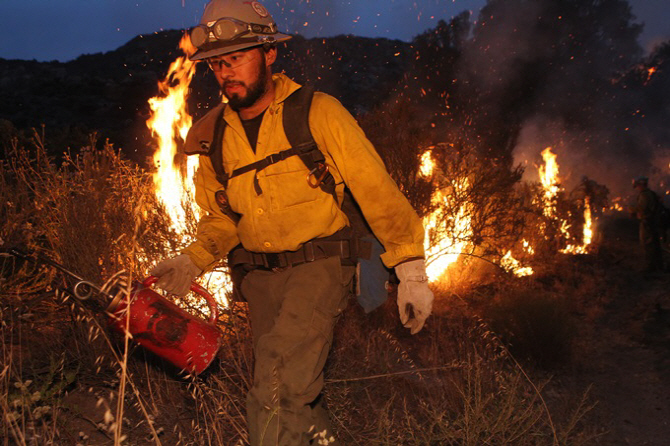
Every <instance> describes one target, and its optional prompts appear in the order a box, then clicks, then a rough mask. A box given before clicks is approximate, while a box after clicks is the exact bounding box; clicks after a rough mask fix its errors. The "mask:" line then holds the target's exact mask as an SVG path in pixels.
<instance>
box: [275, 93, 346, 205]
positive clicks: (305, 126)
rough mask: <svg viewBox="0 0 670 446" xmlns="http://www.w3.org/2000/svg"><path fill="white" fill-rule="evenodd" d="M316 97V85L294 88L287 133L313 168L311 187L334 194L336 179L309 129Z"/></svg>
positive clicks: (287, 103) (286, 112)
mask: <svg viewBox="0 0 670 446" xmlns="http://www.w3.org/2000/svg"><path fill="white" fill-rule="evenodd" d="M313 98H314V88H313V87H311V86H303V87H300V88H299V89H297V90H296V91H294V92H293V93H292V94H291V95H290V96H289V97H288V98H286V99H285V100H284V118H283V125H284V133H285V134H286V138H287V139H288V142H289V144H291V147H292V148H294V149H295V150H296V151H297V153H296V154H297V155H298V156H299V157H300V159H301V160H302V162H303V163H304V164H305V166H307V168H308V169H309V171H310V177H312V176H313V177H314V178H317V179H318V180H317V181H316V182H312V181H310V186H312V187H320V188H321V190H323V191H324V192H326V193H329V194H331V195H332V196H333V197H335V199H336V200H337V197H336V195H335V179H334V178H333V175H331V173H330V172H328V166H327V165H326V157H325V156H324V155H323V152H321V150H319V147H318V146H317V145H316V141H314V137H313V136H312V132H311V131H310V129H309V110H310V107H311V106H312V99H313Z"/></svg>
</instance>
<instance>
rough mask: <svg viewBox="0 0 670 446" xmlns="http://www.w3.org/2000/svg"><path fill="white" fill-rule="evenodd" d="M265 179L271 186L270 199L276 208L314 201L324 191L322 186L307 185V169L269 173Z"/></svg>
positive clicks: (273, 207)
mask: <svg viewBox="0 0 670 446" xmlns="http://www.w3.org/2000/svg"><path fill="white" fill-rule="evenodd" d="M264 180H265V182H267V185H268V187H269V190H270V200H271V203H272V209H274V210H281V209H287V208H290V207H293V206H298V205H301V204H306V203H312V202H314V201H316V200H318V199H319V198H321V197H322V194H323V193H324V192H322V191H321V189H320V188H316V189H313V188H311V187H309V186H308V185H307V171H306V170H305V169H301V170H295V171H292V172H285V173H282V174H278V175H267V176H266V177H265V178H264Z"/></svg>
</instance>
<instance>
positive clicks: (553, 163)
mask: <svg viewBox="0 0 670 446" xmlns="http://www.w3.org/2000/svg"><path fill="white" fill-rule="evenodd" d="M542 159H543V160H544V165H540V166H539V167H538V172H539V174H540V182H541V183H542V187H543V188H544V197H543V212H544V215H545V216H546V217H548V218H550V219H552V220H554V221H556V222H557V223H558V224H559V227H558V228H559V231H560V233H561V235H562V236H563V238H565V239H566V240H570V239H571V235H570V222H568V220H565V219H562V220H560V221H559V219H560V217H559V216H558V210H557V207H556V204H557V199H558V194H559V192H561V190H562V188H561V186H560V181H559V175H558V173H559V169H558V161H557V156H556V154H555V153H553V152H552V151H551V147H547V148H546V149H544V150H543V151H542ZM592 240H593V221H592V218H591V203H590V202H589V199H588V197H586V198H585V199H584V229H583V234H582V244H581V245H573V244H568V245H567V246H566V247H565V248H564V249H561V250H560V252H561V253H564V254H586V252H587V251H588V247H589V245H590V244H591V242H592Z"/></svg>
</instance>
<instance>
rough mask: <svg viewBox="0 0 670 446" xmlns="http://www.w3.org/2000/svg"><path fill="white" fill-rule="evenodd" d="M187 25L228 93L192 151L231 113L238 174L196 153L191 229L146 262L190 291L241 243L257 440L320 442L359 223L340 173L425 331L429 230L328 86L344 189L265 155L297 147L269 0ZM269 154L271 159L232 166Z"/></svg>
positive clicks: (167, 284)
mask: <svg viewBox="0 0 670 446" xmlns="http://www.w3.org/2000/svg"><path fill="white" fill-rule="evenodd" d="M190 35H191V40H192V43H193V44H194V45H195V46H196V47H197V51H196V52H195V53H194V54H193V55H192V56H191V59H192V60H199V61H205V62H206V63H207V64H208V65H209V68H210V69H211V70H212V72H213V74H214V76H215V77H216V80H217V81H218V83H219V85H220V87H221V92H222V94H223V96H224V97H225V99H227V104H226V105H225V106H224V105H221V106H218V107H216V108H215V109H213V110H211V111H210V112H209V113H208V114H207V115H205V116H204V117H203V118H202V119H201V120H200V121H198V122H197V123H196V124H194V126H193V127H192V128H191V130H190V131H189V134H188V137H187V140H186V143H185V150H186V151H187V153H188V152H189V151H191V152H197V151H198V150H202V151H203V152H202V153H203V155H205V154H207V153H211V152H210V149H211V148H212V147H213V145H215V144H216V143H217V141H215V135H214V133H216V131H214V132H212V128H215V127H216V125H217V120H218V119H223V120H224V121H225V124H226V126H225V130H224V131H223V134H222V136H221V138H222V143H221V155H222V156H221V157H220V162H221V163H222V164H223V167H224V170H225V173H226V174H227V175H229V176H230V180H229V181H224V183H226V184H225V187H223V188H222V183H221V181H217V173H216V172H217V168H216V167H217V166H215V165H214V164H213V163H215V162H217V161H214V159H215V157H214V156H213V155H212V156H202V155H201V156H200V160H199V170H198V173H197V175H196V179H195V188H196V192H195V195H196V201H197V203H198V204H199V206H200V207H201V208H202V210H204V211H205V216H204V217H202V218H201V219H200V221H199V223H198V230H197V239H196V241H195V242H193V243H192V244H191V245H190V246H188V247H187V248H186V249H184V250H183V252H182V253H181V254H180V255H177V256H176V257H173V258H170V259H167V260H164V261H162V262H161V263H159V264H158V265H157V266H156V267H155V269H154V270H153V271H152V274H153V275H156V276H159V278H160V279H159V282H158V285H159V286H160V287H162V288H163V289H165V290H167V291H169V292H172V293H174V294H177V295H183V294H185V293H186V292H187V290H188V286H189V284H190V282H191V281H192V280H193V279H195V278H196V277H197V276H198V275H199V274H201V273H202V272H205V271H208V270H210V269H211V268H213V267H214V265H216V264H217V262H219V261H220V260H221V259H222V258H224V256H226V254H227V253H229V252H230V251H231V249H233V248H235V247H236V246H238V245H239V246H238V248H236V250H235V252H242V254H244V255H246V258H247V259H248V264H247V265H246V268H245V271H247V273H246V276H244V278H243V280H242V281H241V284H240V285H239V289H240V291H241V294H242V296H243V298H244V300H246V301H247V302H248V306H249V312H250V318H251V326H252V332H253V345H254V355H255V365H254V377H253V386H252V387H251V389H250V391H249V393H248V395H247V423H248V428H249V439H250V442H251V444H252V445H275V444H280V445H305V444H317V442H318V441H319V439H316V438H315V435H319V438H320V439H321V440H322V441H323V439H331V437H332V436H333V435H334V434H333V431H332V429H331V427H330V424H329V421H328V416H327V413H326V412H325V409H324V408H323V407H322V405H321V403H320V396H321V390H322V388H323V383H324V378H323V368H324V364H325V361H326V357H327V355H328V352H329V349H330V346H331V342H332V337H333V329H334V326H335V323H336V321H337V319H338V317H339V316H340V314H341V313H342V311H343V310H344V308H345V306H346V304H347V300H348V297H349V294H350V290H351V287H352V281H353V278H354V273H355V266H354V265H355V262H354V261H352V259H351V258H347V257H350V248H351V246H352V245H351V243H352V241H351V240H350V238H349V237H350V235H348V234H349V233H350V232H351V231H348V219H347V217H346V215H345V214H344V213H343V212H342V210H341V209H340V207H339V201H340V200H341V199H342V196H343V191H344V187H345V185H346V186H347V187H348V188H349V190H350V191H351V193H352V194H353V196H354V197H355V199H356V201H357V203H358V204H359V205H360V207H361V209H362V211H363V214H364V216H365V218H366V220H367V222H368V223H369V225H370V227H371V228H372V230H373V232H374V234H375V236H376V237H377V238H378V239H379V240H380V241H381V243H382V244H383V246H384V251H385V252H384V253H383V254H382V255H381V259H382V260H383V262H384V264H385V265H386V266H387V267H389V268H395V272H396V274H397V276H398V278H399V279H400V285H399V287H398V297H397V302H398V308H399V313H400V321H401V323H402V324H403V325H404V326H405V327H407V328H409V329H410V330H411V333H412V334H415V333H417V332H419V331H420V330H421V329H422V327H423V326H424V323H425V321H426V318H427V317H428V316H429V314H430V313H431V310H432V304H433V294H432V292H431V290H430V289H429V287H428V277H427V275H426V268H425V260H424V256H425V255H424V248H423V243H424V228H423V227H422V223H421V220H420V219H419V217H418V216H417V214H416V212H415V211H414V209H413V208H412V207H411V205H410V204H409V202H408V201H407V199H406V198H405V196H404V195H403V194H402V192H401V191H400V190H399V189H398V187H397V186H396V184H395V183H394V181H393V180H392V179H391V177H390V176H389V174H388V172H387V171H386V169H385V166H384V164H383V162H382V160H381V158H380V157H379V156H378V154H377V153H376V151H375V149H374V147H373V146H372V144H371V143H370V142H369V141H368V139H367V138H366V137H365V135H364V133H363V131H362V130H361V128H360V127H359V126H358V124H357V123H356V121H355V120H354V118H353V117H352V116H351V115H350V114H349V113H348V112H347V110H346V109H345V108H344V107H343V106H342V105H341V104H340V103H339V102H338V101H337V100H336V99H335V98H333V97H331V96H328V95H326V94H324V93H319V92H316V93H314V96H313V99H312V102H311V107H310V108H309V120H308V121H309V130H310V131H311V133H312V136H313V139H314V140H315V141H316V143H317V145H318V149H319V151H320V152H323V154H324V156H325V162H324V166H322V167H323V169H322V170H323V172H324V174H325V173H327V174H328V175H332V177H333V179H334V183H335V184H336V187H335V192H336V193H334V194H329V193H327V192H325V191H324V190H322V189H321V188H319V187H315V184H317V183H318V182H319V180H320V178H321V174H320V173H319V174H318V175H316V174H313V172H312V174H311V173H310V169H308V167H307V166H306V165H305V163H304V162H303V161H302V160H301V159H300V158H299V157H297V156H291V157H287V158H286V159H283V160H279V161H277V158H280V157H278V156H277V157H269V158H268V156H269V155H272V154H277V153H279V152H281V151H285V150H287V149H289V148H290V147H291V146H290V144H289V141H288V140H287V136H286V135H285V133H286V132H285V131H284V130H283V108H284V102H285V100H286V99H287V98H288V97H289V96H290V95H291V94H293V93H294V92H296V91H297V90H298V89H299V88H300V85H298V84H297V83H295V82H294V81H292V80H291V79H289V78H288V77H287V76H285V75H283V74H273V73H272V66H273V63H274V62H275V60H276V58H277V43H278V42H282V41H285V40H288V39H290V36H288V35H285V34H281V33H279V32H278V31H277V26H276V24H275V22H274V20H273V18H272V17H271V15H270V14H269V12H268V11H267V10H266V9H265V7H264V6H263V5H262V4H261V3H259V2H257V1H242V0H213V1H211V2H210V3H209V4H208V5H207V6H206V8H205V11H204V14H203V16H202V20H201V22H200V24H199V25H198V26H196V27H195V28H193V29H192V30H191V31H190ZM222 107H223V108H222ZM221 110H223V111H221ZM217 113H218V114H217ZM221 113H222V114H221ZM220 116H222V118H218V117H220ZM220 124H221V123H220V122H219V125H220ZM267 159H273V160H274V161H275V162H273V163H272V164H271V165H267V166H264V167H258V168H257V169H251V170H250V171H248V172H246V173H244V174H240V175H237V176H235V175H233V174H234V172H235V170H236V169H239V168H241V167H244V166H249V165H252V164H253V163H257V162H259V161H262V160H267ZM257 166H258V165H257ZM326 170H327V172H326ZM238 172H239V171H238ZM217 192H218V193H219V195H217ZM222 197H223V200H222ZM217 198H218V199H219V200H218V201H217ZM222 202H225V203H226V205H227V206H228V209H229V210H230V211H232V212H225V211H226V208H224V206H223V205H222ZM219 205H221V206H219ZM342 246H344V247H345V248H342ZM333 247H338V248H337V249H333ZM308 248H309V249H308ZM240 250H241V251H240ZM348 252H349V254H347V253H348ZM335 441H336V440H335ZM331 444H332V443H331Z"/></svg>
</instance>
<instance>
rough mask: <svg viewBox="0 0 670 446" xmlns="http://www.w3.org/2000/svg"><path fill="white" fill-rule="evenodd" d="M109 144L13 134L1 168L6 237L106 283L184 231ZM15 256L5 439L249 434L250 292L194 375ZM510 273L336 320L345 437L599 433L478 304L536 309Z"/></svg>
mask: <svg viewBox="0 0 670 446" xmlns="http://www.w3.org/2000/svg"><path fill="white" fill-rule="evenodd" d="M95 146H96V142H95V141H94V140H92V141H91V148H89V149H87V150H84V151H82V152H81V153H80V155H78V156H73V157H68V156H66V157H65V158H64V160H63V162H62V163H61V164H59V165H56V164H55V163H54V162H53V160H50V159H49V158H48V157H47V150H46V148H45V143H44V139H43V137H42V135H40V134H36V135H35V139H34V146H33V147H31V148H30V149H29V150H28V149H25V148H21V147H18V146H17V145H15V146H14V147H12V148H11V151H12V153H11V157H10V158H9V161H8V162H7V163H6V164H4V165H3V166H2V170H1V171H0V185H1V186H2V188H1V190H0V199H1V200H2V202H3V203H6V205H4V206H3V207H2V208H1V209H2V211H1V212H2V214H0V222H1V223H0V238H2V240H3V243H5V244H11V245H21V246H23V247H24V248H26V249H28V250H30V251H35V252H39V253H42V254H45V255H47V256H49V257H51V258H53V259H54V260H57V261H58V262H61V263H63V264H65V265H67V266H68V267H69V268H71V269H72V270H73V271H74V272H76V273H77V274H79V275H81V276H82V277H85V278H86V279H88V280H91V281H92V282H94V283H98V284H101V283H102V282H104V280H105V279H106V278H109V277H110V276H111V275H112V274H114V273H115V272H117V271H119V270H122V269H123V270H126V271H128V272H129V274H130V275H131V276H132V277H138V276H139V275H141V274H143V273H144V272H145V271H146V269H147V268H148V266H149V265H150V264H151V262H152V261H155V260H157V259H160V258H163V257H165V256H166V255H169V254H171V253H172V252H174V251H175V250H176V249H177V246H176V244H175V241H174V240H175V237H174V233H173V232H172V230H171V229H170V227H169V224H168V222H167V219H166V217H165V214H164V213H163V212H162V210H161V207H160V206H159V205H158V203H156V201H155V198H154V197H153V192H152V188H151V181H150V178H149V176H148V174H147V173H146V172H144V171H143V170H141V169H139V168H137V167H135V166H132V165H131V164H130V163H128V162H126V161H124V160H123V158H122V157H121V156H120V155H119V153H118V152H117V151H115V150H114V149H113V148H112V147H111V146H109V145H105V146H104V147H103V148H102V149H100V150H97V149H94V148H93V147H95ZM459 165H460V164H459ZM421 187H423V186H421ZM421 196H422V194H421V193H418V192H417V197H421ZM501 197H502V196H501ZM417 199H418V198H417ZM501 199H502V198H501ZM487 221H490V220H487ZM1 272H2V274H1V276H0V280H1V282H0V287H1V288H0V311H2V314H1V315H0V316H1V317H2V341H0V342H1V343H0V348H2V364H3V365H2V370H0V416H1V417H2V419H3V425H2V426H3V427H2V430H0V436H1V437H2V444H19V445H24V444H68V445H69V444H82V445H85V444H170V445H172V444H183V445H201V444H217V445H218V444H221V445H235V444H247V433H246V425H245V395H246V392H247V389H248V388H249V386H250V382H249V380H250V377H251V370H252V365H253V359H252V352H251V340H250V332H249V331H250V327H249V323H248V315H247V309H246V307H245V306H244V305H243V304H238V305H233V306H231V307H230V308H228V309H226V310H225V311H224V312H223V313H222V315H221V316H220V318H219V322H218V325H219V327H220V328H221V329H222V331H223V333H224V337H225V342H224V346H223V348H222V350H221V352H220V354H219V357H218V360H217V361H216V362H215V364H214V365H213V366H212V367H211V368H210V369H209V370H208V371H207V372H206V373H204V374H202V375H201V376H199V377H190V376H184V375H182V374H180V373H179V372H178V371H176V370H174V369H172V368H171V367H170V366H169V365H167V364H165V363H163V361H161V360H160V359H159V358H156V357H154V356H152V355H150V354H149V353H147V352H145V351H143V350H141V349H139V348H137V347H135V346H134V345H133V344H132V343H129V342H128V340H127V339H124V338H123V337H121V336H118V335H115V334H110V333H109V332H108V330H107V328H106V321H105V318H104V317H103V315H102V314H100V313H99V312H97V311H96V309H95V308H94V307H91V306H88V305H82V304H81V303H80V302H78V301H76V300H75V299H73V298H72V297H71V296H69V295H68V294H67V293H62V292H59V291H57V290H60V289H64V288H67V283H65V282H64V280H63V278H62V277H61V276H60V275H57V274H54V272H53V271H52V270H50V269H47V268H40V267H35V266H33V265H32V264H30V263H20V262H16V261H15V260H14V259H12V258H8V257H6V256H5V257H2V266H1ZM502 289H504V288H502V287H499V288H496V289H494V290H492V291H490V292H486V293H483V294H481V295H480V296H479V297H480V299H479V300H477V299H475V298H476V297H477V294H476V292H475V291H473V290H472V289H470V290H468V289H467V288H463V290H462V292H463V295H462V298H456V297H454V295H453V294H450V293H447V292H446V291H442V292H440V294H439V295H438V300H437V304H436V310H435V315H434V316H433V317H432V318H431V319H430V320H429V324H428V326H427V328H426V329H425V330H424V331H423V332H422V333H421V334H420V335H418V336H416V337H411V336H409V334H408V333H407V332H406V330H404V329H402V327H400V325H399V324H398V323H397V315H396V312H397V309H396V308H395V302H394V300H393V299H390V300H389V302H387V305H386V306H385V307H383V308H382V309H380V310H377V311H375V312H373V313H372V314H369V315H365V314H364V313H363V312H362V310H361V309H360V308H358V307H357V306H355V305H354V304H352V305H351V306H350V307H349V309H348V310H347V311H346V312H345V314H344V316H343V319H342V321H341V323H340V324H339V325H338V327H337V333H336V341H335V345H334V346H333V352H332V355H331V358H330V360H329V363H328V365H327V377H328V380H327V384H326V388H325V394H324V397H325V400H326V402H327V405H328V408H329V411H330V413H331V415H332V417H333V422H334V425H335V426H336V429H337V433H338V435H339V437H340V439H341V441H342V442H343V444H348V445H366V446H367V445H480V444H515V445H536V444H543V445H544V444H547V445H549V444H587V438H588V437H586V436H585V435H584V433H583V429H582V426H581V423H582V420H583V418H584V416H585V413H586V412H588V409H589V407H590V406H589V404H588V402H587V401H586V400H584V401H581V400H579V402H578V403H577V404H576V405H575V407H572V408H570V409H571V410H569V411H568V412H569V413H571V414H572V415H571V416H568V417H562V420H563V419H565V421H562V420H561V422H557V421H556V420H554V419H553V418H552V416H551V412H550V411H549V410H548V408H547V407H548V406H547V405H546V404H545V401H544V399H543V388H542V386H541V385H538V384H536V383H535V382H534V381H533V380H532V379H531V378H530V377H529V375H528V374H527V373H526V372H525V371H524V370H523V369H522V368H521V365H520V364H519V363H518V362H517V361H516V360H515V358H514V357H513V356H512V355H511V354H510V353H509V351H508V349H507V347H506V346H505V345H504V344H503V343H502V342H501V340H500V338H499V337H498V335H496V334H495V333H494V331H493V329H492V328H491V327H494V326H495V324H494V323H493V322H491V323H489V322H486V323H485V322H482V321H483V320H486V319H479V316H478V315H479V314H481V312H480V311H477V310H478V308H477V307H478V305H480V304H481V302H482V301H485V300H486V299H485V298H486V297H488V298H490V299H491V301H492V302H494V303H495V305H493V306H491V309H490V311H491V313H489V314H494V313H495V311H499V312H501V314H503V312H505V313H504V314H507V312H512V313H515V312H516V313H518V315H519V316H520V315H522V314H523V311H522V310H521V309H519V308H517V307H515V306H514V305H513V303H515V302H516V300H515V299H512V300H510V301H509V302H506V301H505V300H506V294H505V293H504V292H502V291H500V290H502ZM473 296H474V297H473ZM494 296H496V297H495V298H494ZM523 296H524V294H523V293H522V292H519V293H518V294H517V297H518V298H519V299H518V300H519V301H523ZM478 302H479V303H478ZM102 304H104V302H102ZM490 320H495V318H491V319H490ZM498 329H499V330H500V331H499V332H500V333H503V334H505V333H506V330H505V329H504V328H498ZM548 334H550V333H548ZM520 336H522V337H523V336H529V335H528V334H526V333H521V334H520ZM533 336H534V335H533ZM515 343H518V338H517V341H515Z"/></svg>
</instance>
